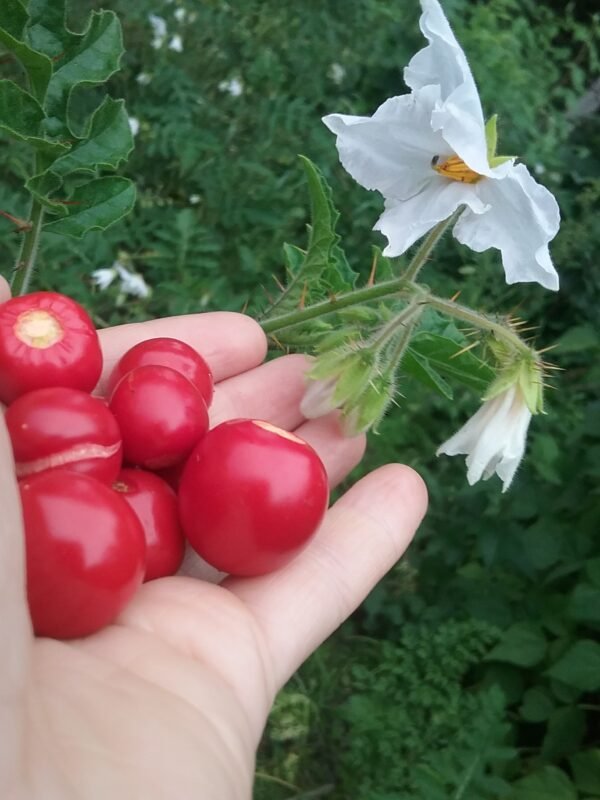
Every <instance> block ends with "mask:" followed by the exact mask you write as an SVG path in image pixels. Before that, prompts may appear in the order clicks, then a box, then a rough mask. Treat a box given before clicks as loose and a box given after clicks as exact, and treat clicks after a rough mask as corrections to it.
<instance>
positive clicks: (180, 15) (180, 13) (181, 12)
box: [173, 8, 187, 22]
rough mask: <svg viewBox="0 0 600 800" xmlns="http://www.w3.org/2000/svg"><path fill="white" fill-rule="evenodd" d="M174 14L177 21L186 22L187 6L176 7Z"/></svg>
mask: <svg viewBox="0 0 600 800" xmlns="http://www.w3.org/2000/svg"><path fill="white" fill-rule="evenodd" d="M173 16H174V17H175V19H176V20H177V22H184V21H185V18H186V16H187V11H186V10H185V8H176V9H175V11H174V12H173Z"/></svg>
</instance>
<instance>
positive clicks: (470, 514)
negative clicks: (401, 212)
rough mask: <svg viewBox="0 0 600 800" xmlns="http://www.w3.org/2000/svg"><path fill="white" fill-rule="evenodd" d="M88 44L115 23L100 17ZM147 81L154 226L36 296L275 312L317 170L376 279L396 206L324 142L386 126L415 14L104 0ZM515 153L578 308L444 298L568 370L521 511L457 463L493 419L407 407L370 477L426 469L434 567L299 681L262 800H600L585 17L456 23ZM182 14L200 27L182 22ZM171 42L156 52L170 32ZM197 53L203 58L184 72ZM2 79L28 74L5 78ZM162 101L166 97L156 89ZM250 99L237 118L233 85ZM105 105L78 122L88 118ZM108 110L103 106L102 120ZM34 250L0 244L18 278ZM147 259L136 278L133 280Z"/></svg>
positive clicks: (479, 7)
mask: <svg viewBox="0 0 600 800" xmlns="http://www.w3.org/2000/svg"><path fill="white" fill-rule="evenodd" d="M74 5H76V8H75V9H74V15H73V19H72V22H73V26H74V27H75V28H76V27H77V24H78V19H83V16H84V14H85V13H87V11H88V10H89V9H90V8H99V7H100V5H101V4H100V3H96V2H91V0H86V2H83V1H82V2H79V3H77V4H74ZM102 5H103V6H104V7H106V8H110V9H113V10H115V11H116V12H117V13H118V14H119V16H120V17H121V20H122V23H123V26H124V31H125V43H126V47H127V55H126V57H125V59H124V61H123V69H122V70H121V72H120V73H118V74H117V75H116V76H115V77H114V78H113V79H112V81H111V91H112V94H113V95H114V96H115V97H125V98H126V100H127V105H128V110H129V113H130V114H131V115H132V116H135V117H136V118H137V119H138V120H139V122H140V131H139V134H138V135H137V137H136V150H135V153H134V155H133V157H132V158H131V159H130V161H129V164H128V166H127V168H126V169H125V170H124V171H122V172H123V174H125V175H127V176H129V177H132V178H133V179H134V180H135V181H136V182H137V184H138V188H139V200H138V204H137V207H136V209H135V211H134V213H133V214H132V215H131V216H130V217H128V218H127V219H125V220H124V221H122V222H121V223H119V224H117V225H115V226H114V227H113V228H111V229H109V230H108V231H107V232H106V233H102V234H95V233H92V234H89V235H88V236H87V237H86V238H85V239H84V240H83V242H77V241H69V240H65V239H62V238H58V237H52V236H51V235H48V236H47V237H46V241H45V242H44V244H43V248H42V251H41V255H40V259H39V274H38V276H37V278H36V282H35V286H36V288H52V289H58V290H61V291H64V292H67V293H70V294H72V295H73V296H75V297H76V298H78V299H80V300H81V301H83V302H84V303H85V304H86V305H87V306H88V307H89V308H91V309H92V311H93V313H94V315H95V318H96V320H97V322H98V324H100V325H103V324H113V323H116V322H120V321H124V320H131V319H145V318H149V317H154V316H161V315H168V314H178V313H186V312H190V311H203V310H209V309H215V308H227V309H236V310H240V309H241V308H242V307H243V306H245V304H246V303H249V309H250V311H251V312H252V311H253V310H254V311H257V310H259V309H260V308H262V307H263V306H264V304H265V296H266V295H268V294H269V293H270V292H273V291H274V290H275V285H274V282H273V279H272V275H279V276H280V277H281V275H282V255H281V245H282V243H283V242H284V241H291V242H297V243H299V244H303V242H304V241H305V229H304V226H305V223H306V218H307V196H306V190H305V186H304V177H303V172H302V170H301V168H300V166H299V162H298V159H297V154H298V153H304V154H306V155H307V156H308V157H310V158H311V159H312V160H313V161H315V162H316V163H317V164H319V166H320V167H321V168H322V169H323V171H324V173H325V174H326V176H327V177H328V179H329V180H330V182H331V184H332V186H333V187H334V191H335V201H336V205H337V206H338V208H339V209H340V211H341V214H342V218H341V223H340V232H341V233H342V235H343V241H344V246H345V250H346V252H347V254H348V256H349V258H350V260H351V263H352V266H353V268H354V269H356V270H357V271H358V272H359V273H360V274H361V275H362V276H363V279H366V276H367V274H368V270H369V267H370V258H371V251H370V248H371V245H372V244H373V243H377V244H382V241H381V240H380V239H379V238H378V235H377V234H373V233H372V232H371V230H370V228H371V226H372V225H373V223H374V222H375V220H376V218H377V215H378V213H379V210H380V208H381V200H380V199H379V197H378V196H377V195H375V194H373V193H369V192H366V191H364V190H363V189H361V188H360V187H358V186H356V185H355V184H354V183H353V182H352V180H351V179H350V178H349V176H348V175H346V173H344V171H343V170H342V169H341V167H340V166H339V163H338V160H337V154H336V151H335V147H334V142H333V137H332V136H331V134H329V133H328V132H327V130H326V129H325V128H324V126H323V125H322V124H321V123H320V121H319V120H320V117H321V116H322V115H323V114H325V113H330V112H333V111H338V112H345V113H359V114H362V113H364V114H369V113H372V111H373V110H374V109H375V108H376V107H377V106H378V105H379V104H380V103H381V102H382V101H383V100H384V99H385V98H386V97H388V96H391V95H393V94H398V93H401V92H403V91H404V86H403V82H402V67H403V66H404V65H405V64H406V63H407V62H408V60H409V58H410V56H411V55H412V54H413V53H414V52H415V51H416V49H418V48H419V47H420V46H422V39H421V37H420V34H419V31H418V24H417V21H418V15H419V8H418V3H417V2H416V0H414V1H413V0H394V1H393V2H392V1H391V0H345V1H344V2H341V0H305V2H303V3H302V4H292V3H286V2H281V1H280V0H230V2H224V0H205V1H204V2H200V0H176V1H175V2H174V1H173V0H172V1H171V2H168V0H139V1H138V2H137V3H135V4H134V3H131V2H125V0H105V2H104V3H103V4H102ZM444 6H445V9H446V12H447V14H448V16H449V18H450V20H451V22H452V24H453V27H454V30H455V32H456V33H457V36H458V38H459V40H460V41H461V43H462V45H463V47H464V49H465V51H466V52H467V54H468V56H469V57H470V62H471V66H472V69H473V71H474V74H475V76H476V79H477V81H478V84H479V86H480V90H481V94H482V99H483V104H484V110H485V112H486V114H488V115H489V114H491V113H494V112H496V113H498V114H499V125H500V147H499V151H500V152H502V153H518V154H519V155H520V156H521V157H522V159H523V160H524V161H525V162H526V163H527V164H528V166H529V167H530V168H531V169H532V170H534V171H535V173H536V174H537V177H538V179H539V180H540V181H542V182H544V183H546V185H548V187H549V188H550V189H551V190H552V191H553V192H555V193H556V196H557V198H558V200H559V203H560V205H561V209H562V213H563V225H562V229H561V232H560V234H559V236H558V237H557V239H556V242H555V243H554V245H553V247H552V252H553V256H554V259H555V262H556V264H557V266H558V269H559V272H560V274H561V279H562V280H561V291H560V293H558V294H552V293H548V292H545V291H544V290H543V289H541V288H539V287H537V286H533V285H521V286H519V287H517V288H514V287H512V288H509V287H507V286H506V285H505V283H504V279H503V274H502V270H501V267H500V262H499V259H498V257H497V254H496V253H494V252H488V253H484V254H482V255H481V256H476V255H475V254H474V253H472V252H470V251H468V250H466V249H464V248H461V247H460V246H459V245H457V244H456V243H455V242H454V241H453V240H448V241H447V242H444V243H443V245H442V246H441V247H440V248H439V250H438V251H437V254H436V258H435V260H434V261H433V262H432V263H431V264H430V265H429V266H428V267H427V269H428V274H427V280H428V281H429V283H430V284H431V285H432V286H433V287H435V289H436V292H437V293H439V294H444V293H446V295H448V296H450V295H451V294H454V292H455V291H457V290H458V289H462V292H463V293H462V299H464V300H465V302H467V303H469V304H472V305H475V306H482V307H487V308H491V309H495V310H498V311H504V312H505V311H509V310H511V309H513V308H515V307H516V306H517V305H518V304H521V308H520V313H521V314H522V315H525V316H527V317H528V318H530V319H531V320H532V323H533V324H535V325H536V326H537V328H536V331H535V333H534V335H535V336H536V340H537V341H538V342H540V343H543V344H554V343H557V344H558V347H557V349H556V350H555V351H554V353H553V356H552V357H553V358H554V360H555V361H556V362H557V363H558V364H559V365H560V366H561V367H562V368H563V369H564V372H562V373H560V374H559V377H558V378H557V379H556V380H555V385H556V388H557V391H550V392H549V393H548V412H549V413H548V416H547V417H543V418H540V417H538V418H536V419H535V420H534V422H533V425H532V431H531V438H530V446H529V452H528V456H527V458H526V460H525V462H524V464H523V465H522V467H521V470H520V474H519V476H518V477H517V479H516V481H515V485H514V488H512V489H511V490H510V492H508V493H507V494H506V495H501V494H500V492H499V484H498V482H497V481H496V480H495V479H493V480H492V481H490V483H489V484H478V485H477V486H475V487H473V488H469V487H468V486H467V485H466V482H465V479H464V470H463V465H462V464H461V463H460V462H459V460H458V459H440V460H437V459H435V457H434V455H433V454H434V453H435V450H436V447H437V446H438V444H439V442H440V441H442V440H443V439H445V438H447V436H448V435H449V434H450V433H451V432H453V431H454V430H455V429H456V428H457V427H458V426H459V425H460V424H461V423H462V421H464V419H465V418H466V417H467V415H468V414H470V413H472V411H473V410H474V409H475V408H476V406H477V404H478V399H477V397H475V396H463V395H462V394H461V393H460V391H457V393H456V398H455V402H454V403H452V404H451V405H450V404H448V403H447V402H441V400H440V399H438V398H437V397H435V396H431V395H429V394H427V392H426V391H424V390H423V389H422V388H419V387H417V386H416V385H412V383H410V382H409V381H408V380H407V382H406V384H405V385H404V386H403V387H402V392H403V395H404V397H403V398H400V401H399V406H398V408H396V409H395V410H394V412H393V413H392V414H390V415H389V417H388V419H387V420H386V421H385V422H384V424H383V426H382V430H381V435H380V436H378V437H373V438H372V439H371V441H370V446H369V452H368V455H367V458H366V460H365V462H364V464H363V465H362V466H361V467H360V469H359V470H358V471H357V475H359V474H360V473H361V472H364V471H366V470H368V469H371V468H373V467H374V466H377V465H379V464H382V463H384V462H386V461H389V460H402V461H405V462H407V463H409V464H411V465H413V466H414V467H415V468H417V469H418V470H419V471H420V472H421V473H422V474H423V475H424V477H425V479H426V481H427V483H428V486H429V491H430V496H431V509H430V512H429V515H428V517H427V519H426V521H425V523H424V524H423V526H422V529H421V531H420V533H419V535H418V537H417V539H416V541H415V543H414V545H413V546H412V548H411V550H410V553H409V556H408V557H407V559H405V560H404V561H403V562H402V563H401V564H400V565H398V566H397V567H396V568H395V569H394V570H392V572H391V574H390V575H389V576H388V577H387V578H386V580H384V581H383V582H382V584H381V585H380V586H379V587H378V588H377V589H376V590H375V591H374V592H373V593H372V595H371V596H370V597H369V598H368V600H367V601H366V602H365V604H364V605H363V607H362V608H361V609H360V610H359V611H358V612H357V613H356V614H355V615H354V617H353V618H352V619H351V620H350V621H349V622H348V624H347V625H346V626H345V627H344V628H343V629H342V630H341V631H340V632H339V633H338V634H336V635H335V636H334V637H333V638H332V639H331V640H330V641H329V642H328V643H327V644H326V645H324V646H323V647H322V648H321V649H320V650H319V652H318V653H317V654H316V655H315V656H314V657H313V658H312V659H311V660H310V661H309V662H308V664H307V665H306V666H305V667H304V668H303V669H302V670H301V671H300V673H299V674H298V675H297V676H296V677H294V679H292V681H291V682H290V684H289V686H288V687H287V688H286V689H285V691H284V692H283V693H282V695H281V696H280V698H279V701H278V703H277V706H276V708H275V709H274V712H273V714H272V717H271V721H270V723H269V726H268V729H267V731H266V733H265V737H264V742H263V746H262V749H261V752H260V754H259V763H258V773H257V781H256V797H257V798H258V800H283V799H284V798H285V800H292V798H295V799H296V800H300V798H306V800H308V798H317V797H330V798H334V799H335V800H350V798H352V800H437V799H438V798H439V799H440V800H442V799H443V798H455V799H456V800H459V799H461V800H496V798H506V799H507V800H576V799H577V798H581V799H582V800H583V799H584V798H585V799H586V800H592V798H596V799H597V798H599V797H600V725H599V722H598V710H599V708H600V644H598V641H597V638H598V630H599V629H600V543H599V537H600V491H599V484H600V480H599V479H600V399H599V395H598V388H599V387H600V368H599V356H600V337H599V334H598V308H599V307H600V277H599V276H600V267H599V264H598V252H600V226H599V225H598V224H597V218H598V209H599V207H600V206H599V201H600V156H599V155H598V154H599V153H600V123H599V114H598V111H596V112H595V114H592V115H590V116H578V115H577V114H576V113H574V110H575V109H576V108H577V103H578V101H579V100H580V99H581V97H582V96H583V95H584V94H585V92H586V90H587V89H589V88H590V86H591V84H592V82H593V80H594V79H595V78H597V76H598V73H599V72H600V70H599V65H600V53H599V41H600V20H599V17H598V15H596V16H595V17H594V16H592V14H591V12H590V6H589V5H588V4H587V3H585V2H583V0H579V2H577V3H571V4H567V5H565V4H563V3H562V2H559V0H556V1H555V2H553V0H543V2H535V1H534V0H522V1H518V0H489V2H474V1H473V0H447V2H446V3H445V4H444ZM178 9H184V10H185V12H186V17H185V19H184V20H183V21H179V20H178V19H177V16H181V14H180V12H179V14H178V15H177V16H176V12H177V10H178ZM149 13H155V14H160V15H161V16H163V17H164V18H165V20H166V21H167V25H168V30H169V36H168V38H167V40H166V42H165V44H164V45H163V46H162V47H161V48H160V49H154V48H153V47H152V46H151V40H152V32H151V27H150V25H149V22H148V14H149ZM175 34H179V35H181V37H182V41H183V52H181V53H179V52H176V51H174V50H171V49H169V47H168V42H169V41H170V38H171V36H173V35H175ZM0 69H1V70H2V74H3V76H4V77H11V70H12V69H13V66H12V65H11V63H10V62H9V61H6V60H4V59H2V58H0ZM142 76H143V77H142ZM232 80H238V81H240V82H241V86H242V89H243V91H242V93H241V94H240V95H239V96H234V95H233V94H231V93H230V92H228V91H227V90H226V88H224V87H225V86H226V84H227V82H230V81H232ZM90 94H92V95H93V90H92V91H91V92H90V91H89V90H88V92H87V94H86V93H83V92H82V93H81V95H80V96H78V97H77V99H76V102H77V103H78V104H80V105H81V108H82V109H85V107H86V103H88V104H89V103H91V99H90ZM92 99H93V98H92ZM0 146H1V149H0V209H4V210H6V211H9V212H10V213H11V214H14V215H16V216H24V215H25V214H26V213H27V212H26V198H25V196H24V195H23V194H22V193H21V191H20V186H21V184H22V179H23V175H24V174H25V170H26V169H27V168H28V159H29V153H28V151H27V150H26V149H25V148H24V147H21V146H20V145H18V144H14V143H11V144H10V145H9V144H8V142H7V141H4V140H2V139H1V138H0ZM17 246H18V235H17V234H15V233H14V232H13V230H12V227H11V225H10V223H9V222H8V221H6V220H2V219H0V270H1V271H2V272H3V273H4V274H8V273H9V271H10V265H11V263H12V261H13V260H14V257H15V255H16V251H17ZM119 254H121V255H120V257H121V258H125V259H126V260H127V261H128V263H130V264H132V265H133V266H134V268H135V269H136V270H138V271H140V272H141V273H142V274H143V275H144V277H145V279H146V280H147V282H148V283H149V284H150V285H152V287H153V289H154V291H153V294H152V296H151V297H150V298H149V299H147V300H136V301H132V300H128V301H127V303H126V304H125V303H123V302H121V301H120V298H119V296H118V290H117V289H116V288H113V287H111V288H110V289H108V290H107V291H105V292H99V291H97V290H95V289H94V288H93V287H92V285H91V281H90V277H89V276H90V273H91V271H92V270H94V269H96V268H99V267H104V266H110V264H112V262H113V261H114V260H115V259H116V258H117V257H118V256H119ZM123 254H126V255H123ZM357 475H355V476H354V477H357Z"/></svg>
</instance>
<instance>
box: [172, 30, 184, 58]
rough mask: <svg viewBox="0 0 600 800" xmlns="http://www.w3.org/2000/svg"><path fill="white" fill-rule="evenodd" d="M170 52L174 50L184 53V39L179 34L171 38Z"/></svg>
mask: <svg viewBox="0 0 600 800" xmlns="http://www.w3.org/2000/svg"><path fill="white" fill-rule="evenodd" d="M169 50H174V51H175V52H176V53H183V39H182V38H181V36H180V35H179V34H178V33H176V34H175V36H172V37H171V41H170V42H169Z"/></svg>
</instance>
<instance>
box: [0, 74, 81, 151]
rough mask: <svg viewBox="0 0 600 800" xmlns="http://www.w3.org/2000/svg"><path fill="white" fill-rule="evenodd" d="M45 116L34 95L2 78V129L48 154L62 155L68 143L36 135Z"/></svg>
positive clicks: (0, 101)
mask: <svg viewBox="0 0 600 800" xmlns="http://www.w3.org/2000/svg"><path fill="white" fill-rule="evenodd" d="M44 117H45V114H44V109H43V108H42V107H41V105H40V104H39V103H38V101H37V100H36V99H35V97H33V95H31V94H29V92H26V91H25V90H24V89H21V87H20V86H17V84H16V83H13V81H8V80H0V131H3V132H4V133H7V134H8V135H9V136H12V137H13V138H14V139H18V140H19V141H21V142H27V143H28V144H30V145H31V146H32V147H35V148H36V149H38V150H40V151H42V152H44V153H46V154H47V155H50V156H56V155H60V154H61V153H64V152H65V151H66V150H68V149H69V146H68V145H65V144H60V143H58V142H49V141H47V140H46V139H43V138H42V137H41V136H37V135H36V133H39V131H40V126H41V124H42V121H43V120H44Z"/></svg>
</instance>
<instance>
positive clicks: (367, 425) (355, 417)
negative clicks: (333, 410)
mask: <svg viewBox="0 0 600 800" xmlns="http://www.w3.org/2000/svg"><path fill="white" fill-rule="evenodd" d="M395 394H396V382H395V380H394V376H393V374H392V373H391V372H389V371H388V372H385V373H382V374H379V375H375V376H374V377H373V378H372V379H371V380H370V381H369V383H368V385H367V386H366V387H365V390H364V391H363V392H362V394H361V395H359V397H357V398H355V399H352V400H350V401H349V402H348V403H346V404H345V405H344V407H343V408H342V426H343V428H344V432H345V433H346V434H347V435H348V436H356V435H357V434H359V433H364V432H365V431H368V430H369V429H371V428H373V429H374V431H375V432H377V426H378V425H379V423H380V422H381V420H382V419H383V418H384V416H385V414H386V411H387V410H388V408H389V407H390V405H391V403H392V402H393V400H394V395H395Z"/></svg>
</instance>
